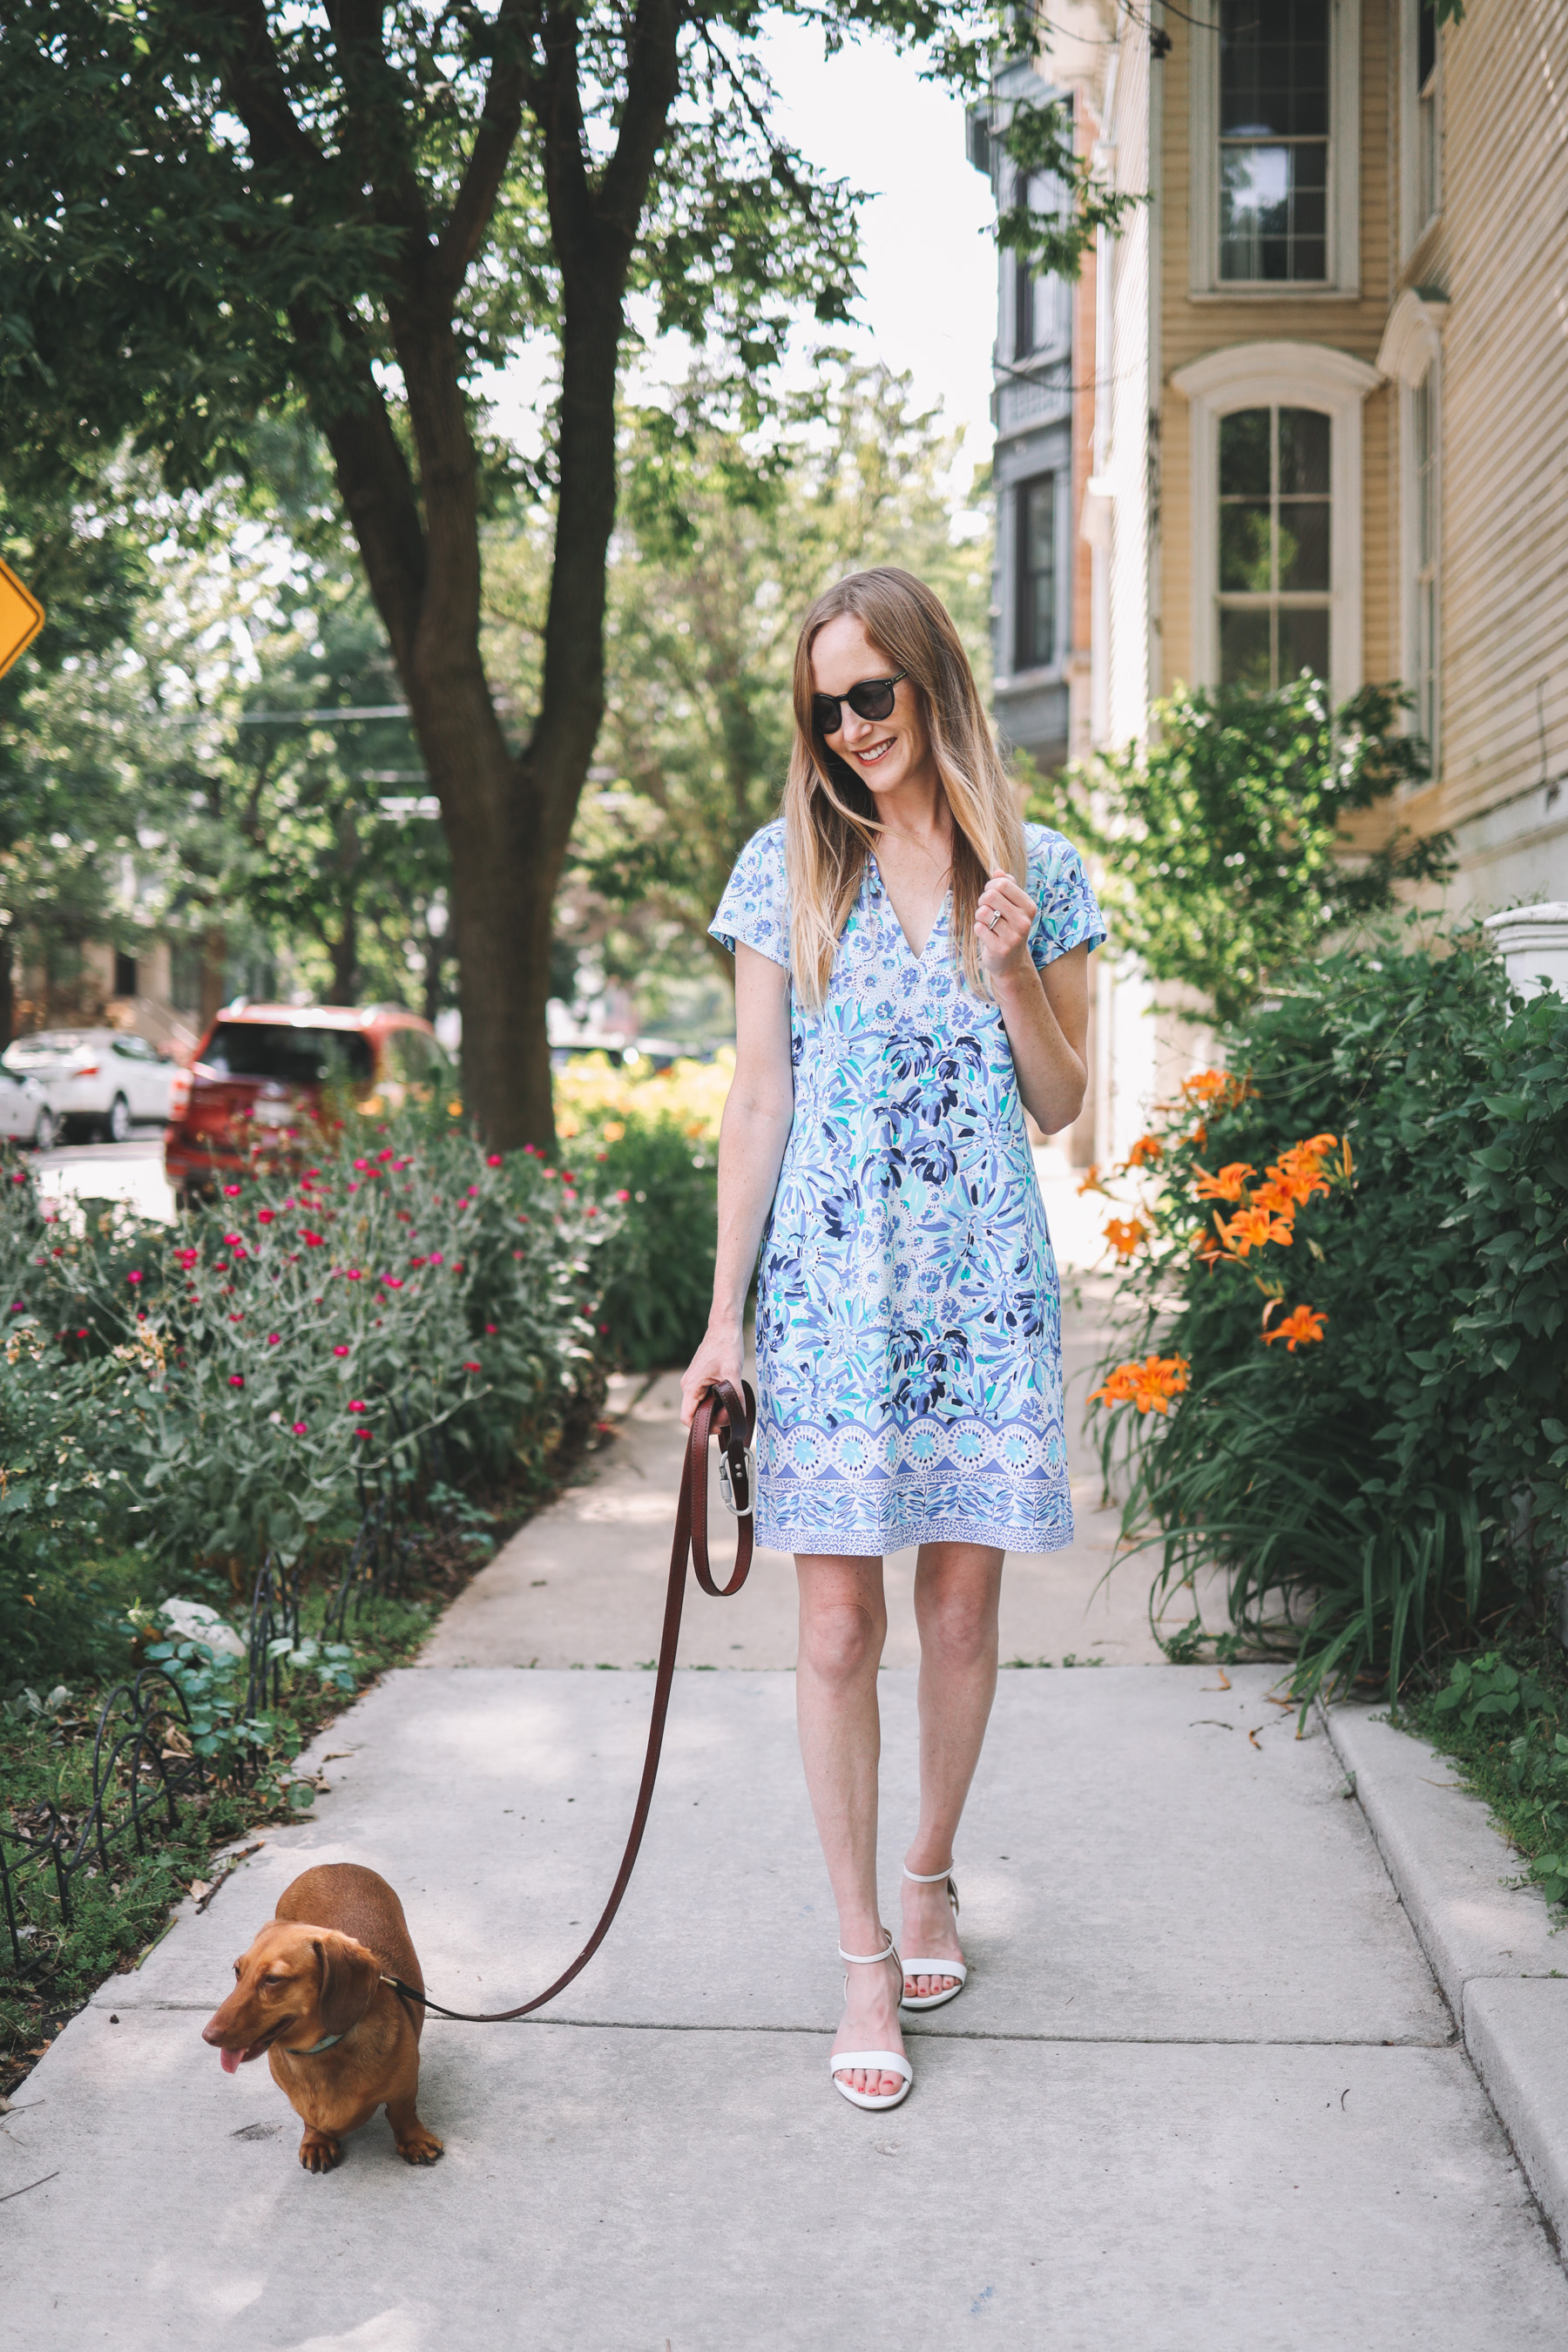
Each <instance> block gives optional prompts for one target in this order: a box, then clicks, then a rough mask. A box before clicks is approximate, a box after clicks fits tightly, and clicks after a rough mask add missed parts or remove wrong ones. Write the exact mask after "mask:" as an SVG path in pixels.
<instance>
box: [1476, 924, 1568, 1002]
mask: <svg viewBox="0 0 1568 2352" xmlns="http://www.w3.org/2000/svg"><path fill="white" fill-rule="evenodd" d="M1481 928H1482V929H1483V930H1488V931H1489V932H1490V933H1491V935H1492V937H1493V939H1494V940H1496V941H1497V943H1498V946H1499V949H1500V950H1501V954H1502V960H1503V965H1504V969H1505V970H1506V971H1507V973H1508V976H1509V979H1510V982H1511V983H1512V985H1513V986H1514V987H1515V988H1517V989H1518V991H1519V992H1520V994H1521V996H1527V997H1528V996H1539V995H1540V994H1541V992H1542V989H1543V988H1554V989H1555V990H1556V991H1557V993H1558V994H1559V996H1568V906H1564V905H1563V903H1562V902H1561V901H1558V902H1557V903H1555V904H1552V905H1549V906H1544V907H1510V908H1508V909H1507V911H1506V912H1505V913H1503V914H1500V915H1489V916H1488V917H1487V919H1486V921H1485V922H1484V923H1483V924H1482V926H1481Z"/></svg>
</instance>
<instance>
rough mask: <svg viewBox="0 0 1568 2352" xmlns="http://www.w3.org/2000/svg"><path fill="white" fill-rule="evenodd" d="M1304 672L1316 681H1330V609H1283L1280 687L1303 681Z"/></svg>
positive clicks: (1283, 607) (1286, 607)
mask: <svg viewBox="0 0 1568 2352" xmlns="http://www.w3.org/2000/svg"><path fill="white" fill-rule="evenodd" d="M1304 669H1310V671H1311V673H1312V676H1313V677H1327V676H1328V674H1329V614H1328V607H1327V605H1320V606H1318V607H1317V609H1316V610H1315V611H1306V612H1300V611H1298V612H1292V611H1290V610H1289V607H1288V606H1283V605H1282V606H1281V607H1280V612H1279V684H1280V685H1281V686H1283V685H1285V684H1286V683H1287V682H1288V681H1289V679H1290V678H1293V677H1300V674H1301V672H1302V671H1303V670H1304Z"/></svg>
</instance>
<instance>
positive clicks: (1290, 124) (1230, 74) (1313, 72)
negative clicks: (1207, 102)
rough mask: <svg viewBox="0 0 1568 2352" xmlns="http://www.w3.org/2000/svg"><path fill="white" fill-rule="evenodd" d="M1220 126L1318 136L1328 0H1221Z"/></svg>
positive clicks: (1325, 115)
mask: <svg viewBox="0 0 1568 2352" xmlns="http://www.w3.org/2000/svg"><path fill="white" fill-rule="evenodd" d="M1219 81H1220V117H1219V120H1220V132H1221V135H1222V136H1232V135H1235V134H1237V133H1240V134H1242V135H1244V136H1245V135H1247V133H1251V134H1253V135H1254V136H1256V135H1257V134H1258V132H1269V131H1271V132H1272V133H1273V134H1274V136H1275V137H1276V138H1278V139H1302V138H1308V139H1310V138H1313V137H1317V138H1322V137H1323V136H1325V135H1326V133H1327V131H1328V128H1329V0H1220V12H1219Z"/></svg>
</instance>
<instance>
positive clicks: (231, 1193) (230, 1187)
mask: <svg viewBox="0 0 1568 2352" xmlns="http://www.w3.org/2000/svg"><path fill="white" fill-rule="evenodd" d="M223 1189H224V1193H225V1196H226V1198H227V1199H228V1200H230V1201H235V1200H237V1199H238V1197H239V1186H238V1185H237V1184H226V1185H225V1186H224V1188H223Z"/></svg>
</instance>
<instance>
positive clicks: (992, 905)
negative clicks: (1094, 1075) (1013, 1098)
mask: <svg viewBox="0 0 1568 2352" xmlns="http://www.w3.org/2000/svg"><path fill="white" fill-rule="evenodd" d="M1037 912H1038V908H1037V907H1036V905H1035V902H1034V900H1033V899H1032V898H1030V897H1029V896H1028V894H1027V892H1026V891H1025V890H1023V889H1021V888H1020V887H1019V886H1018V884H1017V883H1016V882H1015V881H1014V879H1013V877H1012V876H1011V875H1010V874H1003V873H997V874H993V876H992V877H991V879H990V880H989V882H987V884H986V885H985V887H984V890H983V891H982V893H981V896H980V904H979V908H978V909H977V915H978V921H979V930H978V933H977V937H978V940H979V942H980V960H981V961H982V962H983V963H984V966H985V968H986V970H987V971H988V972H989V973H990V975H991V985H992V988H993V989H994V992H995V997H996V1003H997V1008H998V1010H999V1011H1000V1013H1001V1015H1002V1020H1003V1024H1004V1026H1005V1029H1006V1032H1007V1043H1008V1044H1009V1045H1011V1047H1012V1048H1013V1066H1014V1068H1015V1069H1016V1071H1017V1074H1018V1092H1019V1094H1020V1095H1021V1096H1022V1097H1023V1098H1024V1108H1025V1109H1026V1111H1027V1112H1028V1113H1029V1115H1030V1117H1031V1118H1033V1119H1034V1120H1035V1122H1036V1124H1037V1126H1038V1127H1039V1128H1041V1129H1043V1131H1044V1132H1045V1133H1046V1134H1047V1135H1057V1134H1059V1133H1060V1131H1061V1129H1063V1128H1064V1127H1070V1126H1071V1125H1072V1123H1073V1121H1074V1119H1075V1118H1077V1117H1078V1115H1079V1111H1080V1110H1081V1109H1082V1108H1083V1097H1084V1094H1085V1092H1086V1090H1087V1088H1088V1086H1089V1065H1088V1062H1087V1061H1086V1060H1085V1058H1084V1055H1085V1048H1086V1046H1087V1045H1088V1042H1089V950H1088V948H1087V947H1076V948H1069V949H1068V951H1067V953H1066V955H1064V956H1058V957H1057V959H1056V961H1054V962H1052V963H1048V964H1047V966H1046V968H1045V970H1044V971H1036V969H1035V966H1034V961H1033V960H1032V958H1031V957H1030V954H1029V946H1028V940H1029V933H1030V930H1031V929H1033V927H1034V921H1035V917H1036V915H1037ZM993 913H995V914H996V916H997V917H998V920H997V924H996V928H995V929H994V930H992V929H991V928H990V925H989V921H988V918H989V917H990V916H991V915H992V914H993Z"/></svg>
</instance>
